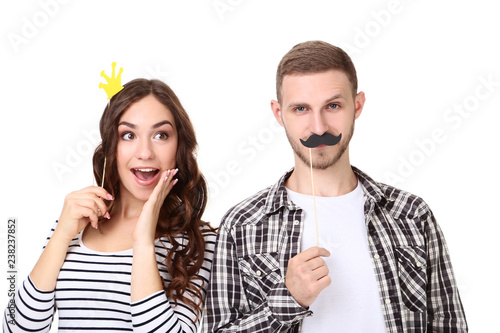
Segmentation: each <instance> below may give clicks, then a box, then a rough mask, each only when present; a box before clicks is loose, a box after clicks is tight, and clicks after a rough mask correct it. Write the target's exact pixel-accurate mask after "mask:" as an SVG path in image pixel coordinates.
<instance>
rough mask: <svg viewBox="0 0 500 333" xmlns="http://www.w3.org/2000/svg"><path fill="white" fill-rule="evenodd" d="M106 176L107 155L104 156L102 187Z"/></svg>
mask: <svg viewBox="0 0 500 333" xmlns="http://www.w3.org/2000/svg"><path fill="white" fill-rule="evenodd" d="M104 176H106V157H104V167H103V168H102V180H101V187H102V188H104Z"/></svg>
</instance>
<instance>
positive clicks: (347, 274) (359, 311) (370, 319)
mask: <svg viewBox="0 0 500 333" xmlns="http://www.w3.org/2000/svg"><path fill="white" fill-rule="evenodd" d="M287 193H288V196H289V198H290V200H291V201H292V202H293V203H295V204H296V205H297V206H299V207H300V208H302V209H303V212H304V216H305V220H304V232H303V237H302V241H301V251H304V250H306V249H308V248H310V247H313V246H317V237H316V222H315V218H314V205H313V197H312V196H311V195H304V194H301V193H297V192H293V191H291V190H289V189H287ZM363 205H364V201H363V188H362V185H361V184H360V183H359V182H358V186H357V187H356V189H355V190H354V191H352V192H350V193H347V194H345V195H342V196H338V197H318V196H316V211H317V215H318V229H319V245H320V247H324V248H326V249H327V250H328V251H330V254H331V255H330V257H324V258H323V260H325V262H326V265H327V266H328V269H329V270H330V274H329V275H330V277H331V279H332V283H331V284H330V286H328V287H327V288H325V289H324V290H323V291H321V293H320V294H319V296H318V298H317V299H316V301H315V302H314V303H313V304H312V305H311V306H310V310H311V311H313V315H312V316H311V317H307V318H305V319H304V321H303V322H302V332H306V333H309V332H314V333H320V332H328V333H332V332H333V333H335V332H341V333H345V332H349V333H357V332H360V333H365V332H370V333H379V332H384V333H385V332H386V328H385V323H384V317H383V314H382V305H381V299H380V296H379V292H378V286H377V281H376V278H375V272H374V269H373V264H372V259H371V257H370V251H369V248H368V240H367V232H366V225H365V215H364V209H363Z"/></svg>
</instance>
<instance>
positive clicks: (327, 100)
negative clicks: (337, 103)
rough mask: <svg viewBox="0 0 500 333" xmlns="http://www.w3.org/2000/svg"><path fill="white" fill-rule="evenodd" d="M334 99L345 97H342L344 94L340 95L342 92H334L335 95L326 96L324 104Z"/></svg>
mask: <svg viewBox="0 0 500 333" xmlns="http://www.w3.org/2000/svg"><path fill="white" fill-rule="evenodd" d="M336 99H345V98H344V95H342V94H335V95H333V96H332V97H330V98H327V99H326V100H325V104H328V103H329V102H332V101H334V100H336Z"/></svg>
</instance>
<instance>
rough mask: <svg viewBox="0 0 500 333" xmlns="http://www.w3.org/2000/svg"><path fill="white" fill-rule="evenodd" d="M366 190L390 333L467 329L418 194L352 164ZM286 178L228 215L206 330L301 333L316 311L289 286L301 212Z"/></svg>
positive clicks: (443, 251)
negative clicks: (378, 179)
mask: <svg viewBox="0 0 500 333" xmlns="http://www.w3.org/2000/svg"><path fill="white" fill-rule="evenodd" d="M353 171H354V173H355V174H356V177H357V178H358V180H359V182H360V183H361V185H362V186H363V192H364V199H363V200H364V215H365V224H366V232H367V237H368V244H369V251H370V255H371V258H372V263H373V269H374V271H375V276H376V279H377V284H378V291H379V297H380V303H381V305H382V312H383V316H384V321H385V326H386V329H387V332H388V333H400V332H413V333H416V332H422V333H423V332H450V333H451V332H455V333H459V332H460V333H462V332H467V330H468V328H467V322H466V320H465V314H464V311H463V307H462V304H461V301H460V297H459V294H458V289H457V286H456V283H455V279H454V276H453V270H452V266H451V261H450V257H449V255H448V250H447V247H446V243H445V240H444V237H443V234H442V232H441V230H440V228H439V226H438V224H437V222H436V220H435V218H434V215H433V214H432V212H431V210H430V209H429V207H428V206H427V204H426V203H425V202H424V201H423V200H422V199H421V198H419V197H417V196H415V195H412V194H410V193H408V192H404V191H401V190H398V189H396V188H394V187H391V186H388V185H385V184H381V183H377V182H375V181H373V180H372V179H371V178H370V177H368V176H367V175H366V174H364V173H363V172H361V171H360V170H358V169H356V168H354V167H353ZM290 174H291V171H290V172H288V173H286V174H285V175H284V176H283V177H281V179H280V180H279V181H278V182H277V183H276V184H274V185H273V186H270V187H268V188H267V189H265V190H262V191H260V192H258V193H257V194H255V195H254V196H252V197H250V198H248V199H246V200H244V201H243V202H241V203H239V204H238V205H236V206H235V207H233V208H232V209H230V210H229V211H228V212H227V214H226V215H225V216H224V217H223V219H222V222H221V224H220V228H219V232H218V235H217V244H216V248H215V254H214V262H213V266H212V275H211V279H210V284H209V287H208V296H207V312H206V317H205V319H204V322H203V332H210V333H211V332H251V333H255V332H298V331H299V330H300V325H301V321H302V319H303V318H304V317H306V316H310V315H311V314H312V313H311V311H310V310H309V309H305V308H303V307H302V306H300V304H298V303H297V302H296V301H295V299H294V298H293V297H292V295H291V294H290V292H289V291H288V289H287V288H286V285H285V275H286V269H287V267H288V261H289V260H290V259H291V258H292V257H294V256H295V255H297V254H298V253H299V252H300V240H301V237H302V231H303V222H304V213H303V211H302V209H301V208H300V207H298V206H297V205H295V204H294V203H293V202H292V201H291V200H290V199H289V198H288V196H287V193H286V189H285V181H286V179H287V178H288V177H289V176H290Z"/></svg>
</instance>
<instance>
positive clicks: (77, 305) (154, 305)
mask: <svg viewBox="0 0 500 333" xmlns="http://www.w3.org/2000/svg"><path fill="white" fill-rule="evenodd" d="M54 229H55V228H53V229H52V231H51V234H50V235H49V237H48V239H50V237H51V235H52V233H53V232H54ZM82 234H83V232H80V233H79V234H78V235H77V237H76V238H74V239H73V240H72V242H71V244H70V246H69V248H68V252H67V255H66V260H65V262H64V264H63V266H62V268H61V271H60V273H59V277H58V279H57V285H56V289H55V290H54V291H52V292H44V291H40V290H38V289H37V288H36V286H35V285H34V284H33V282H32V281H31V280H30V278H29V277H28V278H27V279H26V280H25V281H24V283H23V284H22V285H21V286H20V287H19V290H18V291H17V294H16V296H15V305H16V307H15V312H14V315H15V324H8V323H9V322H11V323H12V318H11V317H10V313H9V310H8V309H6V311H5V315H4V332H48V331H49V329H50V326H51V323H52V320H53V316H54V313H55V311H56V310H57V311H58V315H59V324H58V330H59V331H62V332H95V331H105V332H132V331H133V332H152V331H158V332H190V333H195V332H196V330H197V326H198V324H199V321H198V322H197V323H196V325H195V324H194V321H195V319H196V313H195V311H194V310H193V309H192V308H190V307H189V306H187V305H186V304H184V303H182V302H180V301H179V302H178V303H177V306H175V304H174V302H173V301H172V302H170V301H169V300H168V299H167V296H166V294H165V292H164V291H158V292H156V293H154V294H152V295H150V296H148V297H146V298H144V299H142V300H140V301H137V302H134V303H131V299H130V281H131V272H132V259H133V250H132V249H129V250H125V251H120V252H113V253H109V252H98V251H94V250H91V249H89V248H87V247H85V245H84V244H83V243H82ZM203 235H204V238H205V242H206V249H205V260H204V262H203V266H202V268H201V269H200V271H199V272H198V274H197V276H198V277H200V278H201V279H199V280H197V279H196V280H194V281H193V283H194V284H196V285H197V286H199V285H200V284H203V291H202V295H203V297H205V296H206V288H207V284H208V279H209V277H210V268H211V265H212V257H213V249H214V243H215V233H214V232H211V231H210V232H205V233H204V234H203ZM177 240H178V242H179V243H180V244H183V241H184V242H187V238H186V239H181V238H178V239H177ZM155 248H156V261H157V263H158V269H159V271H160V275H161V277H162V278H163V280H164V283H165V284H166V285H167V284H168V283H170V281H171V276H170V274H169V273H168V271H167V267H166V265H165V257H166V255H167V252H168V249H169V248H171V244H170V242H169V241H168V239H167V238H160V239H157V240H156V241H155ZM181 249H182V245H181V246H180V247H179V250H181ZM185 296H186V297H190V298H191V299H194V296H193V294H192V292H191V291H190V290H187V291H186V293H185Z"/></svg>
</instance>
